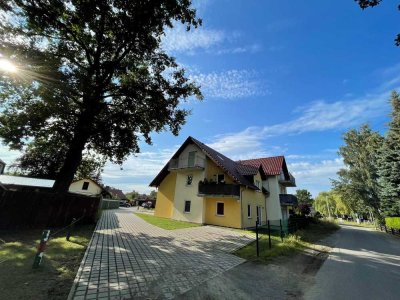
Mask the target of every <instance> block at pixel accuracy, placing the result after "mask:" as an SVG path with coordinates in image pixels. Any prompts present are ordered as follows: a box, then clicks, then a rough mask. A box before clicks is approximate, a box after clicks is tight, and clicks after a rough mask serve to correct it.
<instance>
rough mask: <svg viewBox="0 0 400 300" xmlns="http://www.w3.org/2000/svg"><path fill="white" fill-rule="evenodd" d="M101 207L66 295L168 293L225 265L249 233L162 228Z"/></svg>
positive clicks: (159, 295) (222, 269) (234, 263)
mask: <svg viewBox="0 0 400 300" xmlns="http://www.w3.org/2000/svg"><path fill="white" fill-rule="evenodd" d="M133 212H134V210H133V209H124V208H121V209H118V210H108V211H104V212H103V214H102V217H101V219H100V220H99V222H98V224H97V227H96V230H95V232H94V234H93V237H92V240H91V242H90V244H89V246H88V249H87V250H86V254H85V256H84V258H83V260H82V263H81V266H80V268H79V271H78V273H77V276H76V278H75V282H74V285H73V287H72V289H71V292H70V295H69V297H68V299H74V300H78V299H171V298H174V297H176V296H177V295H180V294H183V293H185V292H187V291H188V290H190V289H192V288H193V287H195V286H197V285H199V284H201V283H202V282H204V281H206V280H209V279H210V278H213V277H215V276H218V275H219V274H221V273H223V272H225V271H226V270H229V269H231V268H233V267H235V266H237V265H239V264H241V263H242V262H244V260H243V259H241V258H239V257H237V256H234V255H232V254H230V253H231V252H233V251H235V250H236V249H238V248H241V247H243V246H244V245H246V244H248V243H249V242H251V241H253V240H254V238H252V237H250V236H246V235H244V234H242V233H240V232H238V231H234V230H229V229H224V228H219V227H213V226H201V227H194V228H186V229H178V230H164V229H161V228H158V227H156V226H153V225H151V224H148V223H147V222H145V221H144V220H142V219H141V218H139V217H137V216H135V215H134V214H133Z"/></svg>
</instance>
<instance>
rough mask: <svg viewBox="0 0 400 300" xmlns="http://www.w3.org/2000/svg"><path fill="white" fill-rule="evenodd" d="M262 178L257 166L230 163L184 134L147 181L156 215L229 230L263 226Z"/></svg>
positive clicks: (263, 196) (259, 168) (265, 191)
mask: <svg viewBox="0 0 400 300" xmlns="http://www.w3.org/2000/svg"><path fill="white" fill-rule="evenodd" d="M265 180H267V177H266V175H265V172H264V170H263V168H262V166H261V165H259V166H253V165H245V164H241V163H238V162H235V161H233V160H231V159H230V158H228V157H226V156H224V155H223V154H221V153H219V152H217V151H215V150H214V149H212V148H210V147H208V146H207V145H205V144H203V143H202V142H200V141H198V140H196V139H194V138H192V137H189V138H187V139H186V141H185V142H184V143H183V144H182V146H181V147H180V148H179V149H178V151H177V152H176V153H175V154H174V155H173V157H172V158H171V160H170V161H169V162H168V163H167V164H166V165H165V167H164V168H163V169H162V170H161V171H160V173H159V174H158V175H157V176H156V177H155V178H154V180H153V181H152V182H151V183H150V186H152V187H157V188H158V193H157V201H156V208H155V215H156V216H159V217H165V218H172V219H175V220H182V221H188V222H193V223H200V224H212V225H219V226H227V227H233V228H248V227H255V225H256V222H257V220H259V223H261V224H265V223H266V220H267V208H266V199H267V195H268V194H269V192H268V191H267V190H266V189H265V188H263V186H262V182H263V181H265Z"/></svg>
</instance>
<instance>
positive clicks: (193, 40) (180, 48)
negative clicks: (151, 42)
mask: <svg viewBox="0 0 400 300" xmlns="http://www.w3.org/2000/svg"><path fill="white" fill-rule="evenodd" d="M225 39H226V34H225V33H224V32H223V31H221V30H211V29H205V28H203V27H199V28H197V29H194V28H193V29H191V30H189V31H187V30H186V28H185V27H184V26H182V25H176V26H175V27H174V28H172V29H167V30H166V35H165V37H164V38H163V40H162V45H163V48H164V49H165V50H166V51H168V52H173V51H176V52H186V53H188V52H193V51H194V50H196V49H209V48H210V47H212V46H215V45H217V44H219V43H221V42H222V41H224V40H225ZM189 54H190V53H189Z"/></svg>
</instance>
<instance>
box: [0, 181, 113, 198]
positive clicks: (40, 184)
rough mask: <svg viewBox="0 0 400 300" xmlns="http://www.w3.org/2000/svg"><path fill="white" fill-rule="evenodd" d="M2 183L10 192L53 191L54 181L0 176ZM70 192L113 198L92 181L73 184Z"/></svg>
mask: <svg viewBox="0 0 400 300" xmlns="http://www.w3.org/2000/svg"><path fill="white" fill-rule="evenodd" d="M0 183H1V184H2V185H3V186H4V187H5V188H7V189H8V190H14V191H17V190H19V191H39V190H42V191H43V190H51V188H52V187H53V184H54V180H50V179H38V178H31V177H24V176H10V175H0ZM69 192H71V193H75V194H83V195H86V196H97V195H102V196H103V197H105V198H111V195H110V194H109V193H108V192H107V191H106V190H105V189H104V188H103V187H102V186H101V185H100V184H98V183H97V182H96V181H94V180H92V179H81V180H77V181H74V182H72V183H71V185H70V186H69Z"/></svg>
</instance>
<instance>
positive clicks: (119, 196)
mask: <svg viewBox="0 0 400 300" xmlns="http://www.w3.org/2000/svg"><path fill="white" fill-rule="evenodd" d="M105 190H106V191H107V192H109V193H110V194H111V195H112V196H113V197H115V198H117V199H121V200H126V199H128V198H126V196H125V194H124V192H122V191H121V190H119V189H116V188H113V187H111V186H106V187H105Z"/></svg>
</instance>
